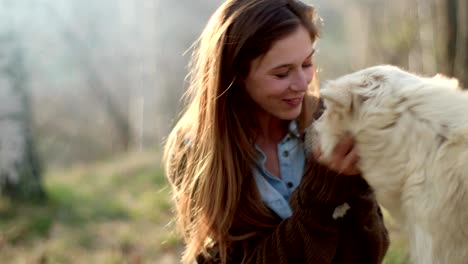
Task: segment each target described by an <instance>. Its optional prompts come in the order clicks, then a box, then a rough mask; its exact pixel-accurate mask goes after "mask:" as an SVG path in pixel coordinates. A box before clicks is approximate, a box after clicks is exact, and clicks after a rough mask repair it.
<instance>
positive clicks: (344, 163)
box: [313, 135, 360, 175]
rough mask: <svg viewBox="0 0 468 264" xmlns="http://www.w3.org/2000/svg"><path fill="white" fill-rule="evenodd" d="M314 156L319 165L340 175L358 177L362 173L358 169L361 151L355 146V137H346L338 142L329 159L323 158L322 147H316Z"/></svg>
mask: <svg viewBox="0 0 468 264" xmlns="http://www.w3.org/2000/svg"><path fill="white" fill-rule="evenodd" d="M313 155H314V158H315V159H316V160H317V161H318V162H319V163H321V164H323V165H325V166H327V167H328V168H329V169H331V170H333V171H336V172H338V173H340V174H345V175H356V174H359V173H360V171H359V169H358V168H357V162H358V161H359V151H358V149H357V147H356V145H355V144H354V139H353V137H352V136H350V135H346V136H344V137H343V138H342V139H341V140H340V142H338V144H337V145H336V146H335V149H334V150H333V152H332V155H331V156H330V157H329V158H324V157H323V156H322V153H321V151H320V145H317V146H315V147H314V149H313Z"/></svg>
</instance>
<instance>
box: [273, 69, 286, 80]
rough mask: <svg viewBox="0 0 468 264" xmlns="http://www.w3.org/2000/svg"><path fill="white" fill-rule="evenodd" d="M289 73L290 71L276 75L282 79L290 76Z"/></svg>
mask: <svg viewBox="0 0 468 264" xmlns="http://www.w3.org/2000/svg"><path fill="white" fill-rule="evenodd" d="M288 75H289V71H287V72H281V73H277V74H275V76H276V77H278V78H280V79H282V78H286V77H288Z"/></svg>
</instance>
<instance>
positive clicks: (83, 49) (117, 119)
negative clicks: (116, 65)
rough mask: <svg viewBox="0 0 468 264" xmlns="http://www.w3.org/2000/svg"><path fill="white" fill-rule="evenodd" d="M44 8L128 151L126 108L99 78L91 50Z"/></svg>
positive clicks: (58, 18) (130, 131)
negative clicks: (72, 52) (82, 70)
mask: <svg viewBox="0 0 468 264" xmlns="http://www.w3.org/2000/svg"><path fill="white" fill-rule="evenodd" d="M45 8H46V10H47V11H48V13H49V14H50V15H51V17H53V18H54V19H55V21H56V23H57V26H58V32H60V34H61V35H62V36H63V39H64V40H65V42H66V43H67V44H68V45H69V47H70V49H71V50H73V51H74V52H75V54H76V59H77V61H78V63H79V65H80V66H81V67H82V68H83V69H84V70H85V72H86V75H87V82H88V85H89V90H90V91H91V92H92V93H93V94H94V96H95V97H96V99H97V100H98V101H99V102H100V103H101V104H102V107H103V108H104V110H105V111H106V113H107V114H108V116H109V118H110V119H111V120H112V124H113V126H114V128H115V129H116V132H117V134H118V137H119V141H120V145H121V148H122V149H123V150H124V151H129V150H130V147H131V146H130V144H131V143H132V137H133V131H132V127H131V125H130V122H129V114H128V108H125V107H120V106H119V104H118V103H117V102H116V100H114V98H113V96H112V94H111V93H110V92H109V90H108V89H107V87H106V84H105V83H104V81H103V80H102V78H101V76H99V74H98V73H97V67H96V66H95V65H94V62H93V60H92V59H93V58H92V54H91V51H90V49H91V48H90V47H89V45H87V43H86V42H85V41H83V40H82V39H81V38H80V37H79V36H78V35H77V34H75V33H74V31H73V29H72V28H71V27H69V26H68V25H67V24H66V22H65V21H64V20H63V19H62V17H61V16H60V14H58V13H57V12H56V11H55V10H54V8H53V7H52V6H48V5H45ZM129 100H130V99H129Z"/></svg>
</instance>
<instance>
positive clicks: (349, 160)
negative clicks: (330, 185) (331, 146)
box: [340, 147, 359, 175]
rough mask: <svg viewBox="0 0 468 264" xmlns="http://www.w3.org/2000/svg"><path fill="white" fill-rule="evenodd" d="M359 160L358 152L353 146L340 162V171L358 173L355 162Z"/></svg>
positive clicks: (348, 173)
mask: <svg viewBox="0 0 468 264" xmlns="http://www.w3.org/2000/svg"><path fill="white" fill-rule="evenodd" d="M358 161H359V154H358V150H357V148H356V147H354V148H353V149H352V150H351V151H350V152H349V153H348V155H346V156H345V158H344V159H343V162H342V163H341V168H340V170H341V172H342V173H344V174H347V175H351V174H358V173H359V169H358V167H357V163H358Z"/></svg>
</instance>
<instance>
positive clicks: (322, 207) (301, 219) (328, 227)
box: [245, 161, 360, 264]
mask: <svg viewBox="0 0 468 264" xmlns="http://www.w3.org/2000/svg"><path fill="white" fill-rule="evenodd" d="M357 177H359V176H344V175H337V174H336V173H334V172H332V171H330V170H328V169H327V168H325V167H323V166H321V165H320V164H318V163H315V162H313V161H312V162H311V164H309V166H308V168H307V169H306V173H305V175H304V177H303V180H302V182H301V184H300V186H299V187H298V189H297V190H296V191H295V192H294V193H293V194H292V195H291V198H290V204H291V208H292V210H293V215H292V216H291V217H290V218H288V219H286V220H284V221H282V222H281V223H280V224H279V225H278V226H277V228H276V229H275V230H274V231H273V232H272V233H271V234H270V235H269V236H267V237H265V238H263V239H261V240H259V241H258V243H256V245H252V251H251V252H249V253H248V256H247V258H246V259H247V261H246V262H245V263H265V264H266V263H316V264H328V263H332V262H333V260H334V259H335V256H336V254H338V252H337V250H338V249H337V247H338V244H339V241H340V222H339V221H338V220H337V219H334V218H333V213H334V211H335V209H336V208H337V207H338V206H340V205H342V204H344V203H345V201H346V200H348V198H349V197H352V196H354V195H355V194H357V193H358V192H359V191H360V190H359V186H358V185H357V184H356V178H357Z"/></svg>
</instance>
